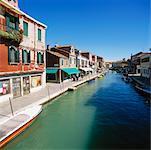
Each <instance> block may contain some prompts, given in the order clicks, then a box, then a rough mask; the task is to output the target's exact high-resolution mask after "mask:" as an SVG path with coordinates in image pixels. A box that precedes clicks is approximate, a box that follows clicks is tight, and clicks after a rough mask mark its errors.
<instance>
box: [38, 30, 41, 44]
mask: <svg viewBox="0 0 151 150" xmlns="http://www.w3.org/2000/svg"><path fill="white" fill-rule="evenodd" d="M38 41H41V30H40V29H38Z"/></svg>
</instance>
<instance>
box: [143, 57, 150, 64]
mask: <svg viewBox="0 0 151 150" xmlns="http://www.w3.org/2000/svg"><path fill="white" fill-rule="evenodd" d="M141 62H142V63H144V62H149V57H146V58H143V59H142V60H141Z"/></svg>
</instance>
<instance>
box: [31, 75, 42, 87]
mask: <svg viewBox="0 0 151 150" xmlns="http://www.w3.org/2000/svg"><path fill="white" fill-rule="evenodd" d="M40 85H41V76H33V77H31V87H32V88H35V87H38V86H40Z"/></svg>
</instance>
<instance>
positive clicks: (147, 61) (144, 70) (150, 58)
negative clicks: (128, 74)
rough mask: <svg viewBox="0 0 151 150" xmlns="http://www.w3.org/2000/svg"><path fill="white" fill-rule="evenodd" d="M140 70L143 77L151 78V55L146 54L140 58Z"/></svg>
mask: <svg viewBox="0 0 151 150" xmlns="http://www.w3.org/2000/svg"><path fill="white" fill-rule="evenodd" d="M139 68H140V73H141V76H142V77H145V78H151V53H144V54H143V55H142V56H141V57H140V67H139Z"/></svg>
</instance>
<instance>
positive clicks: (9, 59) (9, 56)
mask: <svg viewBox="0 0 151 150" xmlns="http://www.w3.org/2000/svg"><path fill="white" fill-rule="evenodd" d="M8 62H9V63H10V62H11V50H10V47H8Z"/></svg>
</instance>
